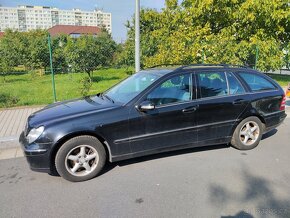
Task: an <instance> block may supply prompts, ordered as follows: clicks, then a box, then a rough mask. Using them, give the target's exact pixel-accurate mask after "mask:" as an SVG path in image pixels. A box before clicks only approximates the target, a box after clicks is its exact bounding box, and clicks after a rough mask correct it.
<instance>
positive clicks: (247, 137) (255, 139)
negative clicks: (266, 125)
mask: <svg viewBox="0 0 290 218" xmlns="http://www.w3.org/2000/svg"><path fill="white" fill-rule="evenodd" d="M254 128H256V129H255V130H254ZM262 135H263V123H262V122H261V120H260V119H259V118H258V117H253V116H252V117H248V118H246V119H244V120H243V121H242V122H240V123H239V125H238V126H237V127H236V129H235V132H234V134H233V136H232V140H231V145H232V146H233V147H235V148H237V149H239V150H251V149H253V148H255V147H257V146H258V144H259V143H260V141H261V138H262Z"/></svg>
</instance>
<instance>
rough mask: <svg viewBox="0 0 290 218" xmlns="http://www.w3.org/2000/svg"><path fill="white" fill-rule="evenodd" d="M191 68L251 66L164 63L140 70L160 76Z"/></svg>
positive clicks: (241, 67)
mask: <svg viewBox="0 0 290 218" xmlns="http://www.w3.org/2000/svg"><path fill="white" fill-rule="evenodd" d="M191 69H195V70H196V69H198V70H211V69H247V70H251V71H253V69H252V68H249V67H247V66H242V65H230V64H190V65H176V64H169V65H168V64H165V65H158V66H154V67H151V68H148V69H145V70H142V71H140V72H148V73H152V74H155V75H158V76H160V77H162V76H164V75H166V74H169V73H178V72H185V71H188V70H191Z"/></svg>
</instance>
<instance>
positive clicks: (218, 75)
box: [197, 72, 228, 98]
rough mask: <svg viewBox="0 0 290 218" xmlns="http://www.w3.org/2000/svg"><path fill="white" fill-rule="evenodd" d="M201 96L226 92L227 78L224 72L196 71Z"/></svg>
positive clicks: (225, 93) (211, 95)
mask: <svg viewBox="0 0 290 218" xmlns="http://www.w3.org/2000/svg"><path fill="white" fill-rule="evenodd" d="M197 80H198V82H199V90H200V96H201V98H207V97H213V96H222V95H227V94H228V86H227V80H226V77H225V73H224V72H214V73H210V72H205V73H197Z"/></svg>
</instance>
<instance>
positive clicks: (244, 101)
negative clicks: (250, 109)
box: [233, 99, 249, 105]
mask: <svg viewBox="0 0 290 218" xmlns="http://www.w3.org/2000/svg"><path fill="white" fill-rule="evenodd" d="M248 102H249V101H247V100H244V99H237V100H235V101H234V102H233V105H240V104H245V103H248Z"/></svg>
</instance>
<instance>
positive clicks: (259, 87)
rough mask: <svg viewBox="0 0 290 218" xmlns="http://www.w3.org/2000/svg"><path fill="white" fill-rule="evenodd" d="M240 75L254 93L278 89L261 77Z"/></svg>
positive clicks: (249, 74) (246, 74) (247, 74)
mask: <svg viewBox="0 0 290 218" xmlns="http://www.w3.org/2000/svg"><path fill="white" fill-rule="evenodd" d="M239 75H240V76H241V77H242V78H243V79H244V80H245V82H246V83H247V84H248V85H249V87H250V89H251V90H252V91H254V92H255V91H264V90H273V89H276V87H275V86H274V85H273V84H272V83H271V82H270V81H268V80H267V79H265V78H264V77H262V76H260V75H257V74H251V73H240V74H239Z"/></svg>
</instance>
